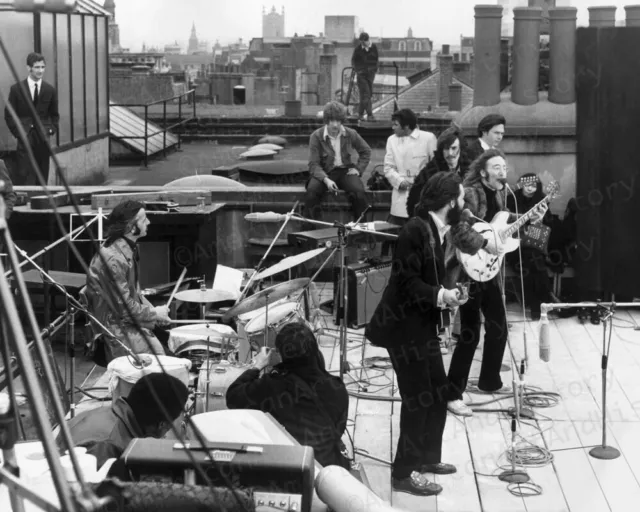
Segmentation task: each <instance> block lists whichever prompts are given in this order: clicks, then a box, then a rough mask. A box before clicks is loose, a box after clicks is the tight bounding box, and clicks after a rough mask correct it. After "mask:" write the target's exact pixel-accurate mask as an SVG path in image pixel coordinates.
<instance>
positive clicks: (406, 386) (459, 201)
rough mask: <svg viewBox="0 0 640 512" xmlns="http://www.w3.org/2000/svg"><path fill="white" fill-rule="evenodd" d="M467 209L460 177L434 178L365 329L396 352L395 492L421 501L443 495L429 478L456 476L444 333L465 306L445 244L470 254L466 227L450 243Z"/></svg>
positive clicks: (406, 230)
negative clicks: (446, 314)
mask: <svg viewBox="0 0 640 512" xmlns="http://www.w3.org/2000/svg"><path fill="white" fill-rule="evenodd" d="M463 204H464V190H463V188H462V180H461V179H460V177H459V176H458V175H457V174H456V173H452V172H440V173H437V174H435V175H434V176H432V177H431V178H430V179H429V181H428V182H427V185H426V187H425V190H424V193H423V194H422V196H421V198H420V204H419V205H418V207H417V209H416V215H415V216H414V217H412V218H411V219H409V221H408V222H407V223H406V224H405V225H404V227H403V228H402V231H400V234H399V235H398V241H397V245H396V249H395V253H394V258H393V265H392V272H391V277H390V279H389V284H388V285H387V287H386V289H385V290H384V293H383V295H382V299H381V300H380V303H379V304H378V306H377V308H376V310H375V312H374V314H373V316H372V318H371V321H370V322H369V324H368V325H367V327H366V330H365V335H366V337H367V338H368V339H369V341H371V343H372V344H373V345H376V346H380V347H384V348H386V349H387V351H388V352H389V357H390V359H391V364H392V365H393V369H394V371H395V373H396V379H397V382H398V388H399V390H400V396H401V397H402V406H401V411H400V438H399V440H398V449H397V451H396V457H395V460H394V461H393V469H392V472H391V473H392V474H391V476H392V477H393V488H394V490H396V491H399V492H407V493H410V494H415V495H419V496H431V495H435V494H438V493H440V492H441V491H442V487H441V486H440V485H438V484H436V483H434V482H430V481H429V480H428V479H427V475H426V473H434V474H437V475H448V474H451V473H455V472H456V467H455V466H453V465H451V464H444V463H443V462H442V460H441V455H442V434H443V432H444V426H445V423H446V418H447V402H448V401H449V400H450V399H451V390H450V388H449V382H448V380H447V375H446V372H445V369H444V363H443V361H442V354H441V353H440V340H439V338H438V333H439V326H440V325H441V324H442V314H443V310H444V309H445V308H450V307H456V306H459V305H461V304H464V302H465V301H466V298H465V297H464V296H462V295H461V293H460V291H459V290H458V289H456V288H455V287H449V289H447V283H446V282H445V281H446V279H445V278H446V276H445V247H446V245H447V244H450V243H455V244H456V246H457V247H461V248H462V249H465V250H470V247H467V246H466V240H467V239H468V238H469V236H470V234H469V231H470V229H471V228H470V227H469V226H468V225H466V224H465V225H464V226H461V227H460V228H459V229H457V230H456V237H457V238H455V239H453V238H452V239H451V241H447V242H446V243H445V235H446V233H447V231H449V228H450V227H451V226H452V225H457V224H459V220H460V216H461V212H462V205H463ZM447 238H448V235H447Z"/></svg>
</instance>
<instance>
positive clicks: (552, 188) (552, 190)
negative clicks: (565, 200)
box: [545, 180, 560, 200]
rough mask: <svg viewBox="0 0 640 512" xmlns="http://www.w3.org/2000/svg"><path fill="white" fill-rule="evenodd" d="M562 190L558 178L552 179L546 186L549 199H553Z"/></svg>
mask: <svg viewBox="0 0 640 512" xmlns="http://www.w3.org/2000/svg"><path fill="white" fill-rule="evenodd" d="M558 192H560V183H559V182H558V181H557V180H551V181H550V182H549V183H548V184H547V186H546V187H545V193H546V194H547V197H548V198H549V200H552V199H553V198H554V197H555V196H557V195H558Z"/></svg>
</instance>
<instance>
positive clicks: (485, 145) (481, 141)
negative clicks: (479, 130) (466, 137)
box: [478, 138, 493, 151]
mask: <svg viewBox="0 0 640 512" xmlns="http://www.w3.org/2000/svg"><path fill="white" fill-rule="evenodd" d="M478 140H479V141H480V145H481V146H482V149H484V150H485V151H489V150H490V149H493V148H492V147H491V146H489V144H487V143H486V142H485V141H484V139H482V138H479V139H478Z"/></svg>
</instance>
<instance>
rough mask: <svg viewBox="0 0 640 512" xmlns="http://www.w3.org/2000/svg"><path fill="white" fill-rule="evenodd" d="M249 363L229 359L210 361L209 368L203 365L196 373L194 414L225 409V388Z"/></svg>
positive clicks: (244, 370)
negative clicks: (238, 362)
mask: <svg viewBox="0 0 640 512" xmlns="http://www.w3.org/2000/svg"><path fill="white" fill-rule="evenodd" d="M250 367H251V365H249V364H237V363H232V362H230V361H224V360H223V361H220V362H218V363H210V364H209V368H207V365H206V364H205V365H203V366H202V368H200V373H199V374H198V391H197V393H196V414H201V413H203V412H210V411H221V410H225V409H227V389H229V386H230V385H231V384H232V383H233V382H234V381H235V380H236V379H237V378H238V377H239V376H240V375H242V374H243V373H244V372H246V371H247V370H248V369H249V368H250ZM207 381H209V403H208V404H207Z"/></svg>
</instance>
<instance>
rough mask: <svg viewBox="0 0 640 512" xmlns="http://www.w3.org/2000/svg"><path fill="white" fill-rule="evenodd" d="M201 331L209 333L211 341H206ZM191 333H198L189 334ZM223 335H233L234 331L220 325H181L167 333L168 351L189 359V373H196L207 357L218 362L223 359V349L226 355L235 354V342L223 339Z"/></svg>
mask: <svg viewBox="0 0 640 512" xmlns="http://www.w3.org/2000/svg"><path fill="white" fill-rule="evenodd" d="M203 330H207V331H210V332H211V336H212V338H213V339H211V340H209V341H208V340H207V337H206V336H203V335H202V334H201V332H202V331H203ZM193 331H200V333H199V334H191V333H192V332H193ZM225 334H233V335H235V331H234V330H233V329H232V328H231V327H229V326H228V325H222V324H192V325H183V326H180V327H176V328H174V329H171V330H170V331H169V349H170V350H171V351H172V352H173V353H174V354H175V355H176V356H177V357H183V358H186V359H189V360H190V361H191V363H192V367H191V371H193V372H196V373H197V372H198V371H199V370H200V367H201V366H202V364H203V362H204V361H206V360H207V355H208V357H209V359H210V360H213V361H214V362H218V361H220V359H221V358H223V357H224V355H225V354H224V352H225V349H226V352H227V354H230V353H235V351H236V350H237V343H236V340H229V339H226V340H225V339H223V338H222V337H221V336H224V335H225ZM225 344H226V347H225ZM207 352H208V354H207Z"/></svg>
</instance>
